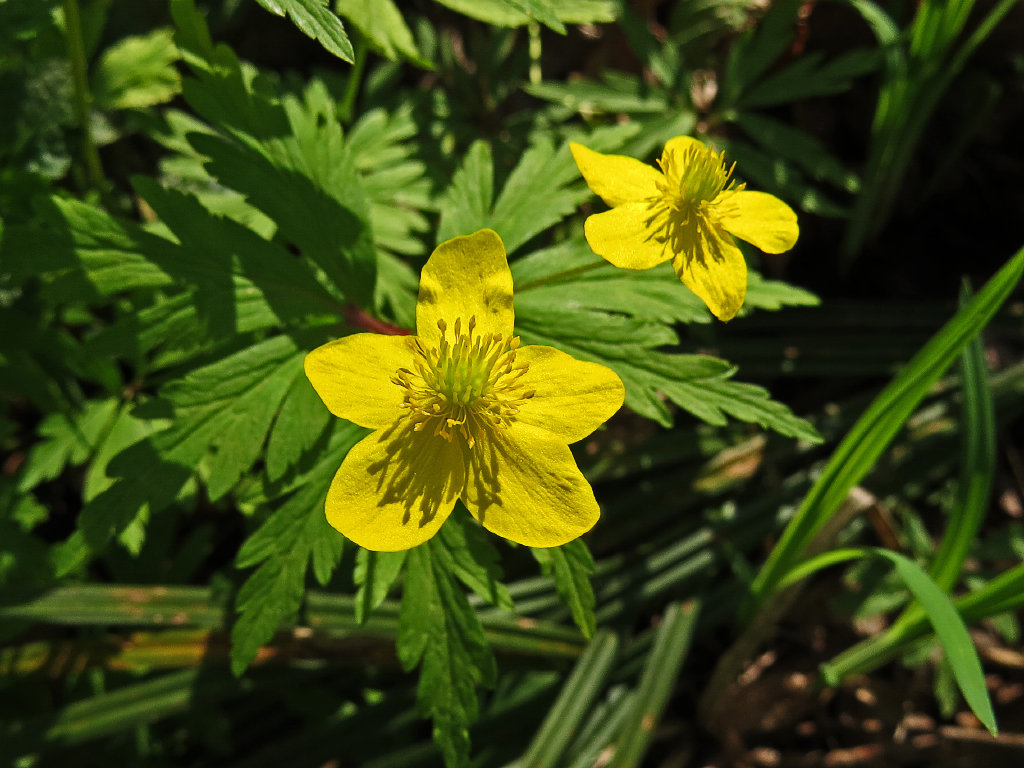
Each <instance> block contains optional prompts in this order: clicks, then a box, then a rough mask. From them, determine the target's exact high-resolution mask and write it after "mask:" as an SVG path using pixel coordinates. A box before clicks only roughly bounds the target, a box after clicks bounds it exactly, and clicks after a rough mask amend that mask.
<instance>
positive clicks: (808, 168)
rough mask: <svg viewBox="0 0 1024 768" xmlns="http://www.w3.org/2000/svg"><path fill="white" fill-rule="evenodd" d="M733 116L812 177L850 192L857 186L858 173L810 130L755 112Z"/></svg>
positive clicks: (757, 139)
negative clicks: (840, 160)
mask: <svg viewBox="0 0 1024 768" xmlns="http://www.w3.org/2000/svg"><path fill="white" fill-rule="evenodd" d="M734 120H735V122H736V124H737V125H739V126H740V127H741V128H742V129H743V130H744V132H745V133H746V134H747V136H749V137H750V139H751V140H752V141H754V142H756V143H757V144H759V145H760V146H761V147H762V148H763V149H765V150H766V151H768V152H772V153H774V154H776V155H778V156H779V157H784V158H786V159H787V160H789V161H790V162H791V163H794V164H796V165H797V166H798V167H799V168H801V169H803V170H804V171H805V172H806V173H807V174H809V175H810V176H811V178H813V179H815V180H817V181H827V182H829V183H830V184H832V185H834V186H835V187H837V188H839V189H842V190H844V191H846V192H849V193H851V194H856V193H857V191H858V190H859V189H860V179H859V178H858V177H857V175H856V174H854V173H853V172H851V171H849V170H847V169H846V168H844V167H843V165H842V163H840V162H839V160H838V159H836V157H835V156H834V155H832V154H831V153H830V152H829V151H828V149H827V148H826V147H825V145H824V144H823V143H822V142H820V141H819V140H818V139H817V138H815V137H814V136H811V135H810V134H809V133H807V132H805V131H802V130H800V129H799V128H793V127H792V126H789V125H786V123H784V122H782V121H781V120H776V119H775V118H773V117H768V116H766V115H762V114H758V113H756V112H740V113H738V114H737V115H736V116H735V118H734Z"/></svg>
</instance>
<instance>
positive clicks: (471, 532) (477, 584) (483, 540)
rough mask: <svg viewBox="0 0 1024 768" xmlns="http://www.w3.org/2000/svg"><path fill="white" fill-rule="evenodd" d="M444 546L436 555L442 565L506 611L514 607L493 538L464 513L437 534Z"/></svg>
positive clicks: (457, 514)
mask: <svg viewBox="0 0 1024 768" xmlns="http://www.w3.org/2000/svg"><path fill="white" fill-rule="evenodd" d="M438 535H439V536H440V539H441V544H442V545H443V546H440V547H435V548H434V554H435V556H436V557H439V558H441V562H442V563H443V566H444V567H445V568H446V569H447V570H448V571H449V572H451V573H453V574H455V576H456V577H457V578H458V579H459V581H461V582H462V583H463V584H465V585H466V586H467V587H469V588H470V589H472V590H473V591H474V592H475V593H476V594H477V595H479V596H480V597H481V598H483V599H484V600H486V601H487V602H489V603H490V604H491V605H494V606H497V607H498V608H501V609H502V610H505V611H511V610H513V608H514V607H515V606H514V605H513V604H512V596H511V595H510V594H509V591H508V587H506V586H505V585H504V584H502V582H501V555H500V554H498V550H497V549H495V548H494V544H493V543H492V542H491V537H490V536H488V534H487V533H486V532H485V531H484V529H483V528H482V527H481V526H480V525H479V524H478V523H477V522H476V521H475V520H473V519H472V518H471V517H469V515H468V514H466V513H465V512H462V513H456V514H453V515H452V516H451V517H450V518H448V522H447V523H445V524H444V525H443V526H441V530H440V533H439V534H438Z"/></svg>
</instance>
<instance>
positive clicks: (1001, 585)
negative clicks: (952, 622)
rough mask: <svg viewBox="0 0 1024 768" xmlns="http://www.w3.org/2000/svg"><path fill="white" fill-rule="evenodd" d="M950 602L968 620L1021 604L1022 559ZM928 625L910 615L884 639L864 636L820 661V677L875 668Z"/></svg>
mask: <svg viewBox="0 0 1024 768" xmlns="http://www.w3.org/2000/svg"><path fill="white" fill-rule="evenodd" d="M953 605H955V606H956V609H957V611H958V612H959V614H960V616H961V617H962V618H963V620H964V621H966V622H971V623H973V622H977V621H981V620H982V619H987V618H989V617H990V616H996V615H998V614H1000V613H1006V612H1009V611H1016V610H1019V609H1020V608H1024V563H1021V564H1020V565H1017V566H1015V567H1014V568H1011V569H1010V570H1008V571H1006V572H1005V573H1001V574H999V575H998V576H996V577H995V578H994V579H992V581H990V582H989V583H988V584H986V585H985V586H984V587H982V588H981V589H978V590H976V591H975V592H972V593H971V594H969V595H964V596H963V597H960V598H957V599H956V600H954V601H953ZM930 628H931V627H930V625H929V623H928V620H927V618H926V617H925V616H924V615H922V614H920V613H918V614H917V615H916V616H910V617H908V619H907V620H906V621H905V622H901V624H900V625H894V626H893V627H892V628H891V629H890V630H889V631H888V632H887V633H886V634H885V635H884V636H883V637H884V640H885V642H875V640H874V639H873V638H872V639H870V640H865V641H864V642H862V643H858V644H857V645H855V646H853V647H852V648H850V649H848V650H846V651H844V652H843V653H841V654H839V655H838V656H836V657H835V658H834V659H832V660H831V661H829V662H828V663H826V664H822V665H821V675H822V679H824V680H825V681H826V682H827V683H828V684H829V685H835V684H836V683H838V682H839V681H840V680H842V679H844V678H846V677H849V676H850V675H857V674H866V673H868V672H871V671H873V670H875V669H878V667H880V666H881V665H882V664H885V663H886V662H887V661H889V660H890V659H891V658H892V657H893V656H895V655H897V654H899V653H902V652H903V651H905V650H907V648H908V647H909V646H910V645H911V644H912V643H915V642H917V641H918V640H920V639H921V638H923V637H926V636H927V635H928V633H929V630H930Z"/></svg>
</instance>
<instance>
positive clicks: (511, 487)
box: [462, 422, 601, 547]
mask: <svg viewBox="0 0 1024 768" xmlns="http://www.w3.org/2000/svg"><path fill="white" fill-rule="evenodd" d="M462 501H463V502H464V503H465V505H466V508H467V509H468V510H469V511H470V513H471V514H472V515H473V517H475V518H476V519H477V520H479V521H480V523H481V524H482V525H483V526H484V528H486V529H487V530H489V531H491V532H492V533H496V534H497V535H499V536H503V537H504V538H506V539H509V540H510V541H514V542H516V543H518V544H523V545H526V546H529V547H557V546H559V545H561V544H565V543H566V542H567V541H572V540H573V539H575V538H577V537H578V536H581V535H582V534H584V533H586V532H587V531H589V530H590V529H591V528H592V527H593V526H594V523H596V522H597V519H598V517H600V515H601V510H600V509H599V508H598V506H597V501H596V500H595V499H594V492H593V491H592V490H591V488H590V484H589V483H588V482H587V481H586V480H585V479H584V477H583V475H582V474H581V473H580V470H579V469H578V468H577V466H576V461H575V460H574V459H573V457H572V452H571V451H570V450H569V447H568V446H567V445H565V444H564V443H563V442H560V441H557V440H553V439H551V438H550V437H549V436H548V434H547V433H545V432H544V431H543V430H541V429H539V428H537V427H534V426H531V425H529V424H523V423H519V422H516V423H513V424H511V425H510V426H509V427H508V429H506V430H502V434H501V439H500V440H489V441H488V442H487V443H486V444H485V445H478V446H477V450H476V451H474V454H473V458H472V460H471V463H470V466H469V468H468V470H467V475H466V488H465V490H464V491H463V494H462Z"/></svg>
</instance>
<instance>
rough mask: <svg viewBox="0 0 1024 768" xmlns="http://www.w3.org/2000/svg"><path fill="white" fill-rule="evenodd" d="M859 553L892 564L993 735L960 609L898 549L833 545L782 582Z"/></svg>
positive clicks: (990, 713) (993, 723) (989, 708)
mask: <svg viewBox="0 0 1024 768" xmlns="http://www.w3.org/2000/svg"><path fill="white" fill-rule="evenodd" d="M863 557H879V558H882V559H883V560H887V561H889V563H890V564H891V565H892V566H893V567H894V569H895V572H896V575H898V576H899V577H900V579H901V580H902V581H903V583H904V584H905V585H906V586H907V589H909V590H910V591H911V592H912V593H913V595H914V597H915V598H916V599H917V602H918V604H919V605H920V607H921V609H922V610H923V611H924V613H925V615H926V616H927V617H928V621H929V623H930V624H931V625H932V628H933V629H934V630H935V634H936V636H937V637H938V638H939V643H941V645H942V649H943V650H944V651H945V652H946V658H947V659H948V660H949V664H950V666H951V667H952V669H953V675H954V676H955V677H956V683H957V686H958V687H959V688H960V692H961V693H963V695H964V699H965V700H966V701H967V704H968V706H970V708H971V710H972V711H973V712H974V714H975V715H977V716H978V719H979V720H981V722H982V724H983V725H984V726H985V727H986V728H987V729H988V731H989V733H991V734H992V735H993V736H995V735H996V733H997V731H998V728H997V726H996V718H995V713H994V712H993V711H992V702H991V701H990V700H989V697H988V688H987V687H986V686H985V674H984V672H983V671H982V668H981V661H979V659H978V653H977V651H976V650H975V648H974V643H973V642H972V641H971V636H970V634H968V632H967V627H966V625H965V624H964V621H963V619H962V618H961V617H960V613H959V612H958V611H957V609H956V607H955V606H954V605H953V603H952V602H951V601H950V599H949V595H947V594H946V593H945V592H943V591H942V588H941V587H939V586H938V585H937V584H936V583H935V582H934V581H932V579H931V577H930V576H929V575H928V574H927V573H926V572H925V570H924V569H923V568H921V566H919V565H918V564H917V563H915V562H914V561H913V560H911V559H910V558H908V557H906V556H904V555H901V554H899V553H898V552H893V551H892V550H888V549H882V548H880V547H850V548H846V549H837V550H832V551H831V552H824V553H822V554H821V555H818V556H816V557H812V558H810V559H808V560H805V561H803V562H802V563H800V564H799V565H797V566H796V567H795V568H793V569H791V571H790V572H789V573H787V574H786V578H785V579H784V580H783V582H782V584H783V585H785V586H788V585H790V584H794V583H796V582H797V581H800V580H801V579H804V578H806V577H807V576H809V575H810V574H812V573H814V572H815V571H818V570H821V569H822V568H826V567H828V566H830V565H835V564H837V563H841V562H844V561H847V560H853V559H858V558H863ZM827 681H828V682H829V683H830V684H835V683H836V682H837V681H836V680H835V679H834V678H833V677H831V676H829V677H828V678H827Z"/></svg>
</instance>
